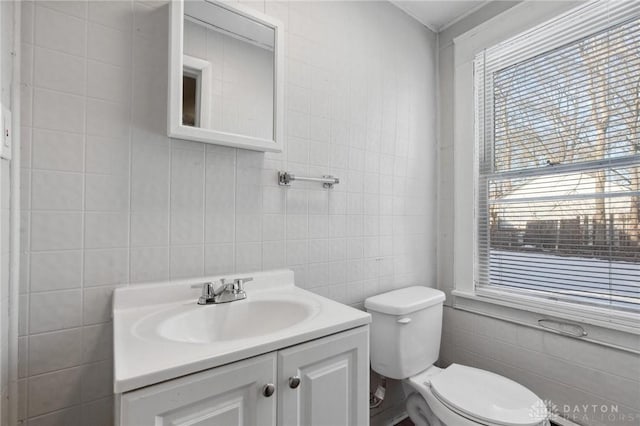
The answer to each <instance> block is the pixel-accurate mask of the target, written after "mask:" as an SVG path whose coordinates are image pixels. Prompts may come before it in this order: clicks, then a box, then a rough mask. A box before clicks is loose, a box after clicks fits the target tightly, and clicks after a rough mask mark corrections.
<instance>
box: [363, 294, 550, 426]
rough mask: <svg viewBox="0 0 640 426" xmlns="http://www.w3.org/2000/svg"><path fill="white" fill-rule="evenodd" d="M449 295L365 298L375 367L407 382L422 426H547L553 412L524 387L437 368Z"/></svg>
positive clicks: (410, 405)
mask: <svg viewBox="0 0 640 426" xmlns="http://www.w3.org/2000/svg"><path fill="white" fill-rule="evenodd" d="M443 302H444V293H442V292H441V291H439V290H435V289H432V288H428V287H408V288H405V289H400V290H394V291H391V292H388V293H383V294H380V295H377V296H373V297H370V298H368V299H366V300H365V308H366V309H367V311H369V312H370V313H371V316H372V323H371V366H372V368H373V370H374V371H376V372H377V373H379V374H381V375H383V376H386V377H390V378H394V379H399V380H402V381H403V384H404V385H405V392H406V394H407V395H406V396H407V399H406V406H407V413H408V414H409V417H410V418H411V420H412V421H413V422H414V423H415V424H416V426H477V425H485V426H544V425H548V420H547V418H548V412H547V409H546V407H545V404H544V403H543V401H542V400H540V398H538V397H537V396H536V395H535V394H534V393H533V392H531V391H530V390H529V389H527V388H526V387H524V386H522V385H521V384H519V383H517V382H514V381H513V380H510V379H507V378H506V377H503V376H500V375H498V374H495V373H491V372H489V371H485V370H481V369H478V368H473V367H467V366H464V365H460V364H451V365H450V366H449V367H447V368H444V369H441V368H438V367H436V366H434V365H433V363H434V362H435V361H436V360H437V359H438V355H439V351H440V334H441V329H442V304H443Z"/></svg>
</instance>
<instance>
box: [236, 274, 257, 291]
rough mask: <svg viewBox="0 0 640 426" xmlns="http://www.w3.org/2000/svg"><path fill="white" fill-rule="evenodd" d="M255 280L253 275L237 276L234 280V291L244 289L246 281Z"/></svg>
mask: <svg viewBox="0 0 640 426" xmlns="http://www.w3.org/2000/svg"><path fill="white" fill-rule="evenodd" d="M249 281H253V277H246V278H236V279H234V280H233V291H236V292H239V291H244V283H246V282H249Z"/></svg>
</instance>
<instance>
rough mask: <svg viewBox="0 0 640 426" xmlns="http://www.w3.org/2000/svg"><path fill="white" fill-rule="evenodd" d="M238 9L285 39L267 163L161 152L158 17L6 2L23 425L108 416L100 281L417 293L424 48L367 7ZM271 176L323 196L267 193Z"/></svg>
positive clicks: (422, 245)
mask: <svg viewBox="0 0 640 426" xmlns="http://www.w3.org/2000/svg"><path fill="white" fill-rule="evenodd" d="M251 5H252V6H253V7H256V8H258V9H259V10H261V11H263V12H266V13H267V14H271V15H273V16H276V17H277V18H279V19H280V20H282V21H284V22H285V25H286V28H287V30H288V35H287V40H286V42H287V53H288V59H287V77H286V81H287V87H286V91H287V96H286V99H287V114H286V129H287V140H286V147H285V151H284V153H282V154H277V155H273V154H267V155H265V154H261V153H256V152H250V151H245V150H237V149H230V148H222V147H217V146H213V145H203V144H199V143H188V142H183V141H172V140H170V139H168V138H167V137H166V106H165V103H166V81H167V75H166V67H167V39H166V37H167V31H166V23H167V19H168V16H167V12H168V11H167V7H166V5H164V4H162V3H155V2H142V1H140V2H138V1H135V2H131V1H117V2H97V1H90V2H79V1H78V2H69V3H65V2H44V1H43V2H36V3H31V2H24V3H23V15H24V19H23V34H22V36H23V41H24V44H23V54H24V55H23V58H22V61H23V62H22V64H23V72H22V78H23V82H24V86H23V92H22V105H23V111H22V113H23V129H22V130H23V148H24V149H23V155H24V162H23V167H24V169H23V175H22V176H23V182H24V184H23V188H22V189H23V195H24V196H23V205H22V208H23V239H22V244H23V245H24V246H23V247H24V248H23V256H22V265H23V268H22V288H21V293H22V295H21V306H20V308H21V316H22V321H21V328H20V334H21V338H20V360H21V365H20V377H21V378H22V381H21V384H22V386H21V390H22V394H21V416H22V417H23V418H30V419H31V420H30V422H29V424H30V425H31V424H33V425H43V424H47V425H51V424H54V425H64V426H70V425H75V424H79V425H89V424H90V425H92V426H99V425H102V424H104V425H106V424H109V422H110V421H111V409H112V407H111V406H112V399H111V397H110V395H111V392H112V389H111V380H112V378H111V374H112V361H111V356H112V355H111V347H112V342H111V324H110V307H111V293H112V290H113V288H114V287H116V286H119V285H127V284H129V283H138V282H145V281H151V280H166V279H170V278H178V277H186V276H201V275H204V274H218V273H234V272H236V271H237V272H240V271H252V270H260V269H271V268H277V267H290V268H292V269H294V271H295V272H296V280H297V283H298V285H300V286H302V287H304V288H308V289H311V290H312V291H314V292H317V293H320V294H323V295H326V296H328V297H331V298H333V299H335V300H338V301H341V302H346V303H350V304H356V305H357V304H360V303H361V302H362V300H363V299H364V298H365V297H367V296H369V295H372V294H375V293H378V292H381V291H385V290H389V289H392V288H395V287H400V286H406V285H409V284H427V285H433V284H434V283H435V248H436V247H435V246H436V242H435V229H436V207H435V203H434V201H435V199H436V193H435V191H436V142H435V126H436V125H435V116H436V112H435V97H434V96H433V93H434V92H435V90H436V85H435V74H436V70H435V54H436V47H435V43H436V38H435V36H434V34H433V33H431V32H430V31H428V30H426V29H425V28H424V27H422V26H420V25H418V24H417V23H416V22H414V21H413V20H411V19H410V18H409V17H407V16H406V15H405V14H403V13H402V12H400V11H399V10H397V9H395V8H394V7H392V6H391V5H389V4H387V3H383V2H372V3H369V2H326V3H311V2H292V3H290V4H289V3H275V2H266V4H265V2H253V3H251ZM265 7H266V10H264V9H265ZM279 169H284V170H289V171H291V172H294V173H300V174H310V175H313V176H316V175H322V174H325V173H327V172H330V173H332V174H334V175H336V176H338V177H340V179H341V183H340V184H339V185H337V187H335V188H334V189H333V190H331V191H326V190H323V189H322V188H321V186H319V185H310V184H309V185H305V184H302V183H295V184H294V185H293V186H292V187H291V188H289V189H285V188H281V187H278V186H277V185H276V170H279Z"/></svg>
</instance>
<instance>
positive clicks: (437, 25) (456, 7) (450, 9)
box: [390, 0, 489, 32]
mask: <svg viewBox="0 0 640 426" xmlns="http://www.w3.org/2000/svg"><path fill="white" fill-rule="evenodd" d="M390 1H391V3H393V4H394V5H395V6H396V7H398V8H400V9H402V10H403V11H405V12H406V13H407V14H409V15H410V16H412V17H413V18H414V19H416V20H417V21H419V22H420V23H422V24H423V25H424V26H426V27H428V28H429V29H430V30H432V31H434V32H439V31H442V30H444V29H445V28H447V27H448V26H449V25H452V24H454V23H455V22H457V21H458V20H460V19H462V18H464V17H465V16H467V15H469V14H470V13H472V12H475V11H476V10H478V9H479V8H481V7H482V6H484V5H485V4H487V3H489V0H471V1H467V0H450V1H431V0H422V1H420V0H390Z"/></svg>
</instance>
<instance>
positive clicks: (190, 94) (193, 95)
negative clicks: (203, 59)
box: [182, 74, 200, 127]
mask: <svg viewBox="0 0 640 426" xmlns="http://www.w3.org/2000/svg"><path fill="white" fill-rule="evenodd" d="M198 98H199V96H198V79H197V78H196V77H194V76H191V75H187V74H184V75H183V77H182V124H184V125H185V126H192V127H199V126H200V123H199V120H198V115H199V114H198V112H199V111H198V110H199V109H200V108H199V105H198V104H199V103H200V102H199V99H198Z"/></svg>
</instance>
